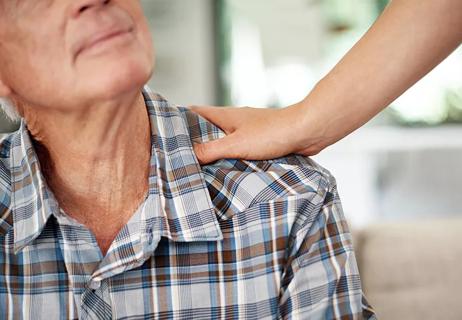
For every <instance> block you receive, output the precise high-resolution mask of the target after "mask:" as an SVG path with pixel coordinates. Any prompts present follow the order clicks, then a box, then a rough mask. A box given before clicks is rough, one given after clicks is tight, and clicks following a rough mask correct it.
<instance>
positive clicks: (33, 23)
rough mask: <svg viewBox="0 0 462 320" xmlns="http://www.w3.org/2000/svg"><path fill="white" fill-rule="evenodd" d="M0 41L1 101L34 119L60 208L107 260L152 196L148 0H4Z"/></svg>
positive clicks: (31, 126) (36, 136)
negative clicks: (145, 93) (146, 93)
mask: <svg viewBox="0 0 462 320" xmlns="http://www.w3.org/2000/svg"><path fill="white" fill-rule="evenodd" d="M44 16H46V17H47V18H46V19H43V17H44ZM114 30H116V31H118V33H117V34H116V35H114V36H113V37H112V38H109V37H106V39H105V40H101V39H100V40H101V41H99V42H97V43H96V42H94V41H93V42H92V41H91V40H92V39H93V40H95V38H94V36H95V35H98V34H99V35H109V34H110V33H109V31H114ZM0 39H2V41H0V96H3V97H8V98H10V99H11V100H13V101H14V102H15V104H16V106H17V107H18V111H19V112H20V114H21V115H22V116H23V117H24V118H25V120H26V122H27V124H28V129H29V131H30V134H31V136H32V138H33V140H34V146H35V149H36V152H37V155H38V157H39V160H40V164H41V167H42V170H43V174H44V176H45V179H46V181H47V184H48V185H49V187H50V188H51V190H52V191H53V193H54V194H55V196H56V198H57V200H58V202H59V205H60V207H61V208H62V209H63V210H64V211H65V212H66V213H67V214H68V215H69V216H70V217H72V218H73V219H75V220H77V221H78V222H80V223H82V224H84V225H86V226H87V227H88V228H89V229H90V230H91V231H92V232H93V234H94V235H95V237H96V239H97V242H98V244H99V246H100V249H101V251H102V254H103V255H105V254H106V253H107V251H108V249H109V246H110V244H111V243H112V241H113V240H114V238H115V237H116V235H117V233H118V232H119V231H120V229H121V227H122V226H123V225H125V224H126V222H127V221H128V220H129V218H130V217H131V216H132V215H133V213H134V212H135V210H136V209H137V207H138V206H139V205H140V204H141V203H142V202H143V200H144V199H145V196H146V194H147V192H148V175H149V161H150V150H151V144H150V124H149V118H148V115H147V110H146V107H145V104H144V99H143V97H142V94H141V88H142V86H143V85H144V84H145V83H146V82H147V80H148V79H149V78H150V76H151V74H152V70H153V67H154V58H153V56H154V53H153V48H152V41H151V36H150V33H149V29H148V26H147V22H146V19H145V17H144V15H143V12H142V9H141V5H140V2H139V1H137V0H136V1H135V0H132V1H125V0H113V1H107V0H105V1H103V0H69V1H63V0H40V1H38V0H21V1H19V0H0ZM45 39H46V41H44V40H45ZM134 163H136V164H137V165H136V166H134V165H133V164H134Z"/></svg>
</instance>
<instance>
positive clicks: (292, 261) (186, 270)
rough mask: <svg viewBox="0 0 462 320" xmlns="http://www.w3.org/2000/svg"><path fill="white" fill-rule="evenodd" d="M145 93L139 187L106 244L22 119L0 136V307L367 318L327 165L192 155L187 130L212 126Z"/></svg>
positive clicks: (71, 312) (94, 315)
mask: <svg viewBox="0 0 462 320" xmlns="http://www.w3.org/2000/svg"><path fill="white" fill-rule="evenodd" d="M143 95H144V98H145V101H146V105H147V108H148V111H149V116H150V121H151V128H152V139H151V141H152V157H151V170H150V176H149V195H148V196H147V198H146V200H145V202H144V203H143V204H142V205H141V206H140V208H139V209H138V210H137V211H136V212H135V213H134V215H133V216H132V217H131V219H130V220H129V222H128V223H127V224H126V225H125V226H124V227H123V228H122V229H121V231H120V233H119V234H118V235H117V237H116V238H115V240H114V242H113V243H112V245H111V247H110V248H109V250H108V252H107V254H106V256H104V257H103V256H102V254H101V251H100V249H99V247H98V244H97V242H96V239H95V236H94V235H93V234H92V233H91V232H90V231H89V229H88V228H86V227H85V226H84V225H82V224H80V223H78V222H77V221H76V220H74V219H72V218H71V217H70V216H68V215H66V213H65V212H63V211H62V210H61V209H60V208H59V206H58V204H57V201H56V199H55V198H54V197H53V193H52V192H51V190H50V189H49V188H48V187H47V185H46V182H45V180H44V178H43V176H42V174H41V172H40V165H39V162H38V158H37V156H36V154H35V152H34V148H33V144H32V141H31V138H30V136H29V133H28V131H27V127H26V125H25V123H24V122H22V124H21V127H20V129H19V130H18V131H17V132H15V133H12V134H10V135H8V136H6V137H5V138H4V139H3V140H1V141H0V318H1V319H47V320H52V319H76V318H80V319H363V318H368V319H374V318H375V315H374V313H373V311H372V309H371V308H370V306H369V305H368V303H367V301H366V299H365V298H364V296H363V293H362V290H361V282H360V277H359V273H358V268H357V264H356V260H355V255H354V252H353V247H352V240H351V235H350V233H349V230H348V226H347V223H346V221H345V218H344V216H343V213H342V209H341V204H340V200H339V197H338V194H337V190H336V186H335V181H334V179H333V178H332V177H331V176H330V174H329V173H328V172H327V171H326V170H325V169H323V168H321V167H320V166H318V165H317V164H316V163H314V162H313V161H312V160H310V159H307V158H303V157H299V156H291V157H286V158H281V159H276V160H270V161H238V160H222V161H218V162H216V163H214V164H212V165H208V166H204V167H202V168H201V167H200V166H199V164H198V162H197V159H196V157H195V155H194V153H193V148H192V141H195V142H201V141H208V140H211V139H216V138H219V137H222V136H223V133H222V132H221V131H220V130H219V129H218V128H216V127H214V126H213V125H212V124H211V123H209V122H207V121H205V120H204V119H202V118H200V117H199V116H197V115H195V114H193V113H191V112H190V111H188V109H185V108H177V107H174V106H171V105H170V104H169V103H168V102H167V101H165V100H164V99H163V98H162V97H160V96H158V95H155V94H153V93H150V92H149V90H148V89H145V90H143ZM96 216H97V214H95V217H96Z"/></svg>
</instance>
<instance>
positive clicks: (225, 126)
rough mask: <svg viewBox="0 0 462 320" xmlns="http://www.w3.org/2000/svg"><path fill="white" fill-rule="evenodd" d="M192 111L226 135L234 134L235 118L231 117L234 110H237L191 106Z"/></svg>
mask: <svg viewBox="0 0 462 320" xmlns="http://www.w3.org/2000/svg"><path fill="white" fill-rule="evenodd" d="M190 109H191V111H193V112H194V113H197V114H199V115H200V116H202V117H203V118H205V119H207V120H208V121H210V122H212V123H213V124H215V125H216V126H217V127H219V128H221V129H222V130H223V131H225V132H226V133H230V132H232V131H233V128H234V127H235V125H236V123H235V121H233V118H232V117H231V116H232V110H233V109H235V108H230V107H205V106H191V107H190Z"/></svg>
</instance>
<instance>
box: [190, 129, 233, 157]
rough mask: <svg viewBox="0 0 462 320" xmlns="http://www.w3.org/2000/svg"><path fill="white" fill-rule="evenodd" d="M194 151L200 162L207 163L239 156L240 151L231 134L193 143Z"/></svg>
mask: <svg viewBox="0 0 462 320" xmlns="http://www.w3.org/2000/svg"><path fill="white" fill-rule="evenodd" d="M194 152H195V153H196V157H197V159H198V160H199V163H200V164H208V163H211V162H214V161H217V160H220V159H226V158H228V159H233V158H241V153H242V151H241V150H239V144H238V143H237V139H236V137H235V135H233V134H230V135H228V136H225V137H223V138H221V139H217V140H213V141H210V142H205V143H197V144H194Z"/></svg>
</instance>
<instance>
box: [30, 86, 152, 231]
mask: <svg viewBox="0 0 462 320" xmlns="http://www.w3.org/2000/svg"><path fill="white" fill-rule="evenodd" d="M23 116H24V118H25V119H26V122H27V125H28V129H29V131H30V133H31V135H32V137H33V140H34V145H35V149H36V152H37V155H38V157H39V160H40V165H41V168H42V171H43V174H44V176H45V179H46V181H47V184H48V186H49V187H50V188H51V189H52V191H53V193H54V194H55V196H56V198H57V200H58V202H59V204H60V207H61V208H62V209H63V210H64V211H65V212H66V213H67V214H69V215H70V216H72V217H73V218H75V219H77V220H78V221H79V222H81V223H83V224H86V225H87V226H90V228H91V229H94V230H93V231H95V233H100V234H103V237H104V234H105V233H106V232H108V233H111V234H108V235H107V238H111V237H112V238H113V237H114V230H113V231H112V232H109V231H106V230H107V229H105V228H104V227H105V225H106V226H107V225H108V223H110V224H112V226H114V228H115V230H118V229H119V228H120V227H121V226H123V224H124V223H125V222H126V221H127V220H128V218H129V216H130V215H131V214H133V212H134V211H135V210H136V208H137V206H139V204H140V203H141V202H142V201H143V199H144V197H145V195H146V193H147V190H148V174H149V161H150V150H151V144H150V124H149V117H148V113H147V110H146V106H145V103H144V99H143V96H142V94H141V92H140V91H138V92H136V93H134V94H131V95H126V96H124V97H123V98H118V99H117V100H114V101H103V102H100V103H98V104H96V105H91V106H87V107H86V108H83V109H82V110H79V111H75V112H74V111H72V112H69V111H67V112H66V113H63V112H58V111H53V110H51V111H50V110H47V111H46V112H41V113H38V112H34V108H25V109H24V110H23Z"/></svg>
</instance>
